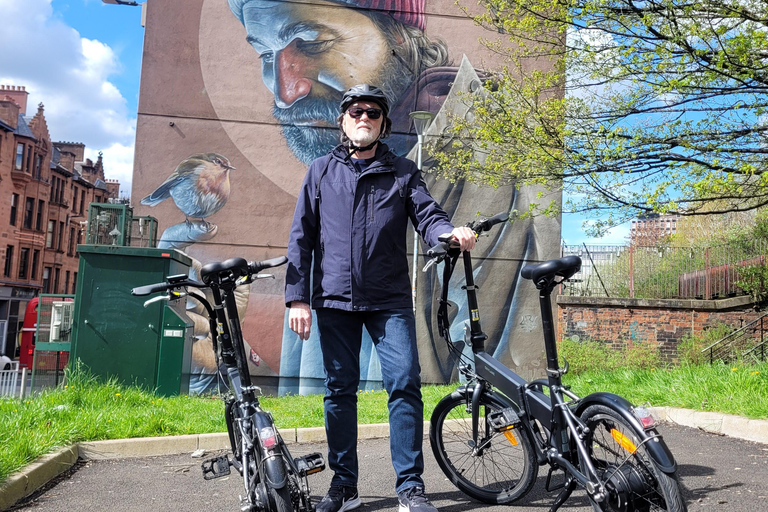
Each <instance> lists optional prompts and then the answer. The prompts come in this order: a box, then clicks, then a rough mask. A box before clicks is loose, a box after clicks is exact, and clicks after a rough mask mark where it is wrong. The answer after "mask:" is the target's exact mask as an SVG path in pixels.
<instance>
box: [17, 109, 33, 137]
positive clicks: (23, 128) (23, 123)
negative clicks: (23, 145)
mask: <svg viewBox="0 0 768 512" xmlns="http://www.w3.org/2000/svg"><path fill="white" fill-rule="evenodd" d="M30 120H31V118H30ZM13 133H15V134H16V135H18V136H20V137H29V138H30V139H34V140H37V137H35V134H34V133H32V130H30V129H29V125H28V124H27V119H26V117H24V114H19V126H17V127H16V130H14V132H13Z"/></svg>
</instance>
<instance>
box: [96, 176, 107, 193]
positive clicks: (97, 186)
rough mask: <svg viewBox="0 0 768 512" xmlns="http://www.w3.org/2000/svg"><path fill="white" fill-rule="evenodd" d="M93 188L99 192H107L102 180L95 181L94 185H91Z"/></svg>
mask: <svg viewBox="0 0 768 512" xmlns="http://www.w3.org/2000/svg"><path fill="white" fill-rule="evenodd" d="M93 186H94V188H99V189H101V190H107V184H106V183H104V180H101V179H97V180H96V183H94V184H93Z"/></svg>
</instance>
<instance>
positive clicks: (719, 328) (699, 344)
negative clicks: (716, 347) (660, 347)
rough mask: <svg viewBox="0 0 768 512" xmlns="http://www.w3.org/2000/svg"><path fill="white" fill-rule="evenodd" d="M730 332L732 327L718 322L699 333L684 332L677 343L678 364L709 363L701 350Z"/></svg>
mask: <svg viewBox="0 0 768 512" xmlns="http://www.w3.org/2000/svg"><path fill="white" fill-rule="evenodd" d="M732 332H733V327H731V326H729V325H727V324H724V323H718V324H717V325H715V326H714V327H710V328H708V329H704V331H703V332H701V333H700V334H692V333H688V334H686V335H685V336H683V339H682V340H681V341H680V343H679V344H678V345H677V356H678V358H679V359H680V364H683V365H700V364H705V363H709V357H708V356H707V355H706V354H703V353H702V352H701V351H702V350H703V349H705V348H706V347H708V346H710V345H712V344H713V343H715V342H717V341H719V340H721V339H723V338H725V337H726V336H728V335H729V334H731V333H732Z"/></svg>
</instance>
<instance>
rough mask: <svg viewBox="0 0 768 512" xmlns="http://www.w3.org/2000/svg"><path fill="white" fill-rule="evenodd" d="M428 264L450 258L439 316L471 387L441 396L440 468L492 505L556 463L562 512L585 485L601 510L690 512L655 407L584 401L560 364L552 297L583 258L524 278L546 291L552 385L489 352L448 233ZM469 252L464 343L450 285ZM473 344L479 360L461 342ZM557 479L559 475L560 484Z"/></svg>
mask: <svg viewBox="0 0 768 512" xmlns="http://www.w3.org/2000/svg"><path fill="white" fill-rule="evenodd" d="M507 219H508V216H507V215H506V214H499V215H496V216H494V217H491V218H490V219H486V218H483V219H479V220H477V221H475V222H472V223H470V224H468V226H469V227H470V228H472V229H473V230H474V231H475V233H476V234H478V235H479V234H480V233H483V232H486V231H489V230H490V229H491V228H492V227H493V226H494V225H496V224H499V223H501V222H504V221H506V220H507ZM428 256H429V261H428V263H427V266H426V267H425V270H426V268H427V267H429V266H431V265H434V264H435V263H438V262H441V261H442V262H444V269H443V277H442V294H441V297H440V301H439V307H438V311H437V323H438V330H439V333H440V335H441V336H442V337H443V338H444V339H445V341H446V342H447V343H448V347H449V349H450V351H451V354H452V356H451V357H453V358H455V361H456V362H457V364H458V369H459V371H460V373H461V374H462V375H463V376H464V377H465V379H466V384H464V385H461V386H459V387H458V388H457V389H456V390H455V391H453V392H452V393H450V394H449V395H448V396H446V397H445V398H443V399H442V400H441V401H440V402H439V403H438V404H437V406H436V407H435V410H434V411H433V413H432V417H431V425H430V431H429V439H430V443H431V446H432V451H433V453H434V455H435V459H436V460H437V462H438V465H439V466H440V468H441V469H442V470H443V472H444V473H445V475H446V476H447V477H448V478H449V479H450V481H451V482H453V484H454V485H456V486H457V487H458V488H459V489H460V490H461V491H463V492H464V493H466V494H467V495H469V496H470V497H472V498H474V499H476V500H479V501H482V502H485V503H491V504H497V503H511V502H514V501H515V500H518V499H520V498H521V497H523V496H525V495H526V493H528V492H529V491H530V490H531V488H532V487H533V484H534V482H535V480H536V478H537V475H538V470H539V466H543V465H548V466H549V472H548V474H547V478H546V483H545V487H546V490H547V491H548V492H552V491H555V490H559V491H560V492H559V493H558V495H557V497H556V498H555V502H554V504H553V505H552V507H551V508H550V512H555V511H556V510H557V509H558V508H560V507H561V506H562V505H563V503H565V501H566V500H567V499H568V498H569V497H570V496H571V493H572V492H573V490H574V489H576V488H577V487H579V488H582V489H584V490H585V491H586V495H587V498H588V500H589V502H590V503H591V505H592V507H593V509H594V510H595V511H596V512H608V511H616V512H651V511H668V512H685V511H686V510H687V508H686V504H685V502H684V501H683V497H682V493H681V489H680V484H679V481H678V478H677V474H676V469H677V466H676V463H675V460H674V457H673V456H672V453H671V452H670V450H669V448H668V447H667V445H666V444H665V442H664V440H663V439H662V436H661V435H660V434H659V432H658V431H657V430H656V426H655V423H654V419H653V418H652V416H651V415H650V414H649V412H648V410H647V409H645V408H643V407H635V406H633V405H632V404H631V403H629V402H628V401H627V400H625V399H624V398H622V397H620V396H617V395H615V394H612V393H605V392H598V393H592V394H590V395H587V396H585V397H579V396H577V395H576V394H575V393H573V392H571V391H570V389H569V387H568V386H566V385H564V384H563V383H562V377H563V375H565V374H566V373H567V371H568V363H567V362H565V364H564V365H563V367H562V368H561V367H560V364H559V362H558V354H557V344H556V339H555V328H554V321H553V316H552V308H551V301H550V295H551V293H552V291H553V290H554V289H555V287H556V286H558V285H560V284H561V283H563V282H564V281H566V280H568V278H570V277H571V276H573V275H574V274H575V273H576V272H578V271H579V269H580V268H581V259H580V258H579V257H578V256H566V257H564V258H560V259H555V260H550V261H546V262H544V263H540V264H529V265H526V266H524V267H523V268H522V270H521V276H522V277H523V278H524V279H529V280H531V281H533V284H534V285H535V286H536V288H537V289H538V290H539V304H540V308H541V319H542V329H543V333H544V348H545V354H546V360H547V369H546V376H547V377H546V379H536V380H533V381H531V382H528V381H526V380H525V379H523V378H522V377H521V376H519V375H518V374H516V373H515V372H513V371H512V370H510V369H509V368H508V367H507V366H505V365H504V364H502V363H501V362H499V361H498V360H497V359H495V358H494V357H493V356H492V355H490V354H488V353H487V352H485V341H486V339H487V335H486V334H485V333H484V332H483V330H482V328H481V326H480V314H479V309H478V301H477V286H475V283H474V278H473V271H472V259H471V255H470V253H469V251H465V252H463V253H461V252H460V251H459V250H458V249H456V248H452V247H451V244H450V237H448V236H446V237H441V239H440V244H439V245H437V246H435V247H433V248H432V249H430V250H429V252H428ZM459 256H462V258H463V263H464V274H465V284H464V286H463V288H464V289H465V290H466V294H467V301H468V309H469V315H468V316H469V318H468V321H469V329H468V331H466V332H465V339H464V340H463V343H462V342H461V341H460V342H458V343H454V342H452V341H451V336H450V332H449V329H450V321H449V315H448V307H449V301H448V289H449V281H450V279H451V275H452V274H453V270H454V267H455V265H456V262H457V260H458V258H459ZM465 345H468V346H470V347H471V352H472V357H468V356H465V355H464V351H463V350H462V348H463V346H465ZM555 477H556V478H555Z"/></svg>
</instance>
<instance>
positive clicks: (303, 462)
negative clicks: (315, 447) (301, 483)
mask: <svg viewBox="0 0 768 512" xmlns="http://www.w3.org/2000/svg"><path fill="white" fill-rule="evenodd" d="M293 462H295V463H296V468H297V469H298V470H299V476H301V477H305V476H307V475H312V474H315V473H319V472H320V471H322V470H324V469H325V459H323V456H322V455H321V454H319V453H317V452H315V453H308V454H307V455H304V456H302V457H296V458H295V459H293Z"/></svg>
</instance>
